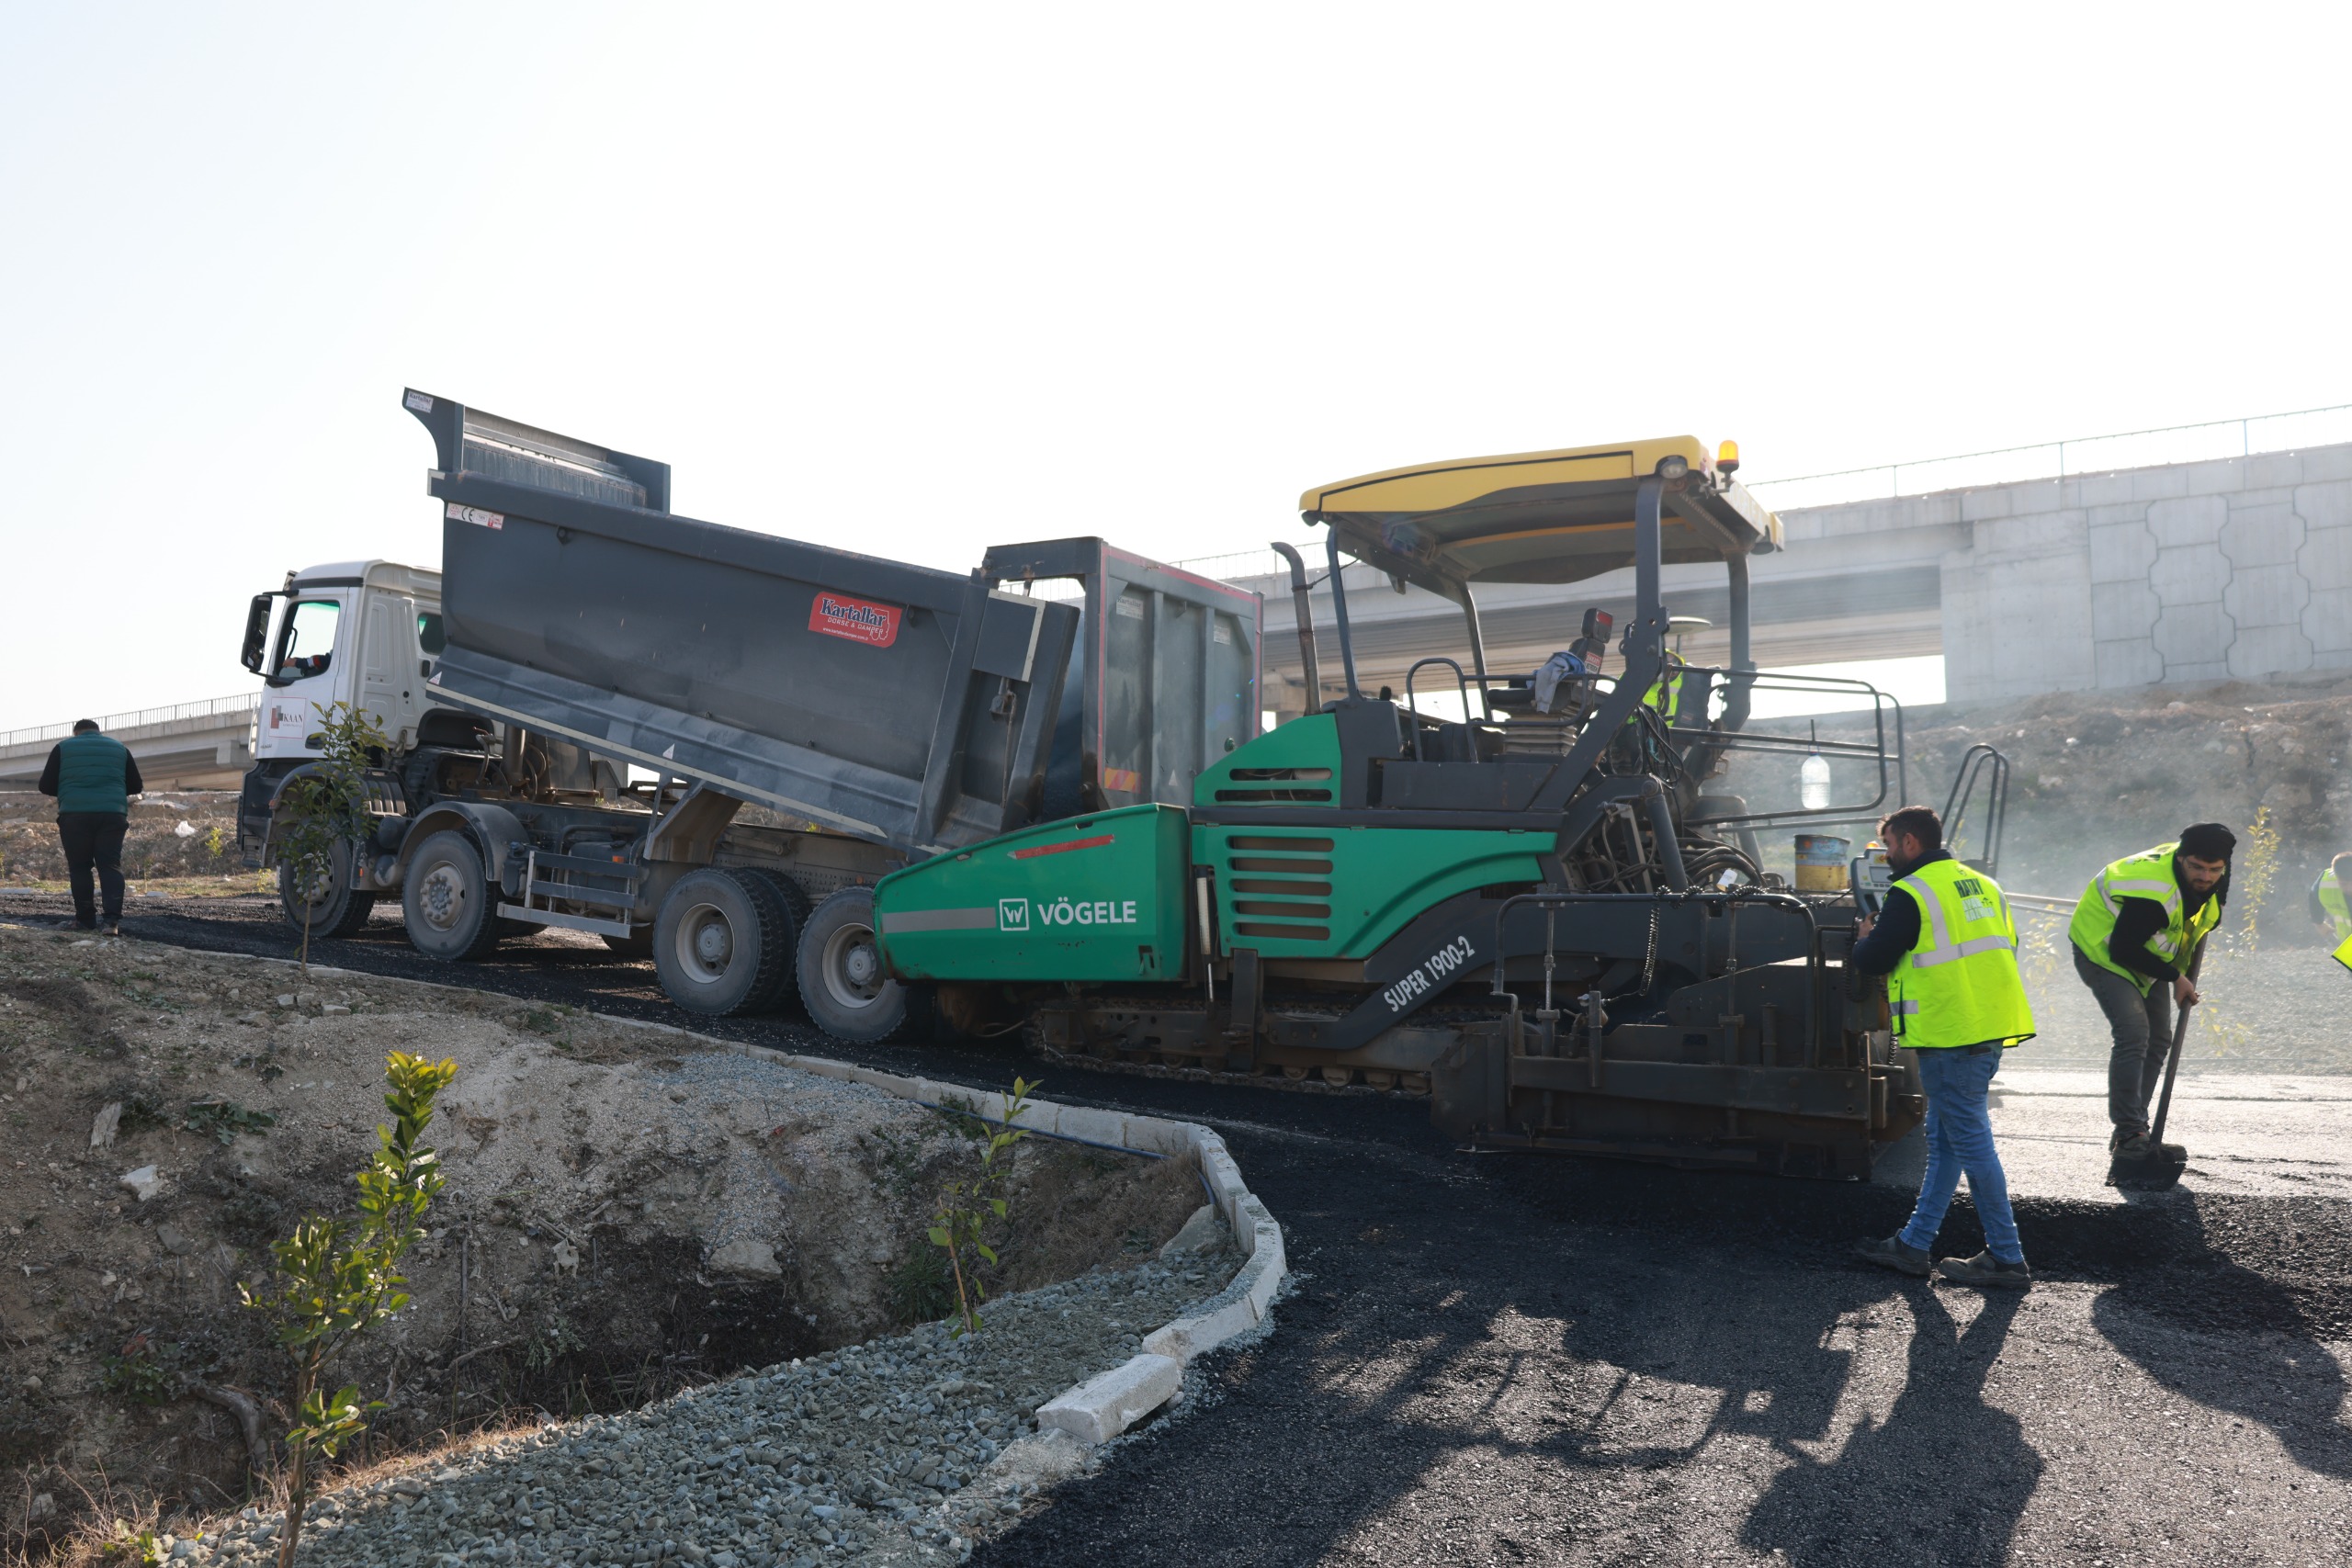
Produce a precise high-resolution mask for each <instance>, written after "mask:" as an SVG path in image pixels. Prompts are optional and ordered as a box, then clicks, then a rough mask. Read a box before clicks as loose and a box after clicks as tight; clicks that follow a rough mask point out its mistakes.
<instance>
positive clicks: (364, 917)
mask: <svg viewBox="0 0 2352 1568" xmlns="http://www.w3.org/2000/svg"><path fill="white" fill-rule="evenodd" d="M314 892H315V893H316V895H317V896H316V897H314V898H312V899H311V908H310V911H309V918H310V924H311V935H312V936H332V937H347V936H351V935H353V934H355V933H356V932H357V931H358V930H359V928H360V927H362V926H364V925H366V924H367V923H368V916H369V915H371V914H373V913H374V912H375V909H376V896H375V895H374V894H373V893H360V892H357V891H355V890H354V889H353V887H352V886H351V846H350V844H348V843H340V844H337V845H335V847H334V853H333V854H331V855H329V856H328V857H327V872H326V875H325V876H324V877H322V878H321V880H320V886H318V887H317V888H316V889H314ZM277 902H278V907H279V908H282V909H284V910H285V911H286V923H287V924H288V925H289V926H292V927H293V928H294V929H295V930H296V931H300V930H301V929H302V921H303V908H302V897H301V894H300V892H299V891H298V890H297V889H296V887H295V886H294V868H293V867H292V866H290V865H288V864H287V863H285V862H284V861H280V862H278V863H277Z"/></svg>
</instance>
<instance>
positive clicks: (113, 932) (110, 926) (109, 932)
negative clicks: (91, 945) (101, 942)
mask: <svg viewBox="0 0 2352 1568" xmlns="http://www.w3.org/2000/svg"><path fill="white" fill-rule="evenodd" d="M98 934H99V935H101V936H120V935H121V934H122V922H121V921H120V920H108V921H107V923H106V927H105V929H104V930H103V931H100V932H99V933H98Z"/></svg>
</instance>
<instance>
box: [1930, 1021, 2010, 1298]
mask: <svg viewBox="0 0 2352 1568" xmlns="http://www.w3.org/2000/svg"><path fill="white" fill-rule="evenodd" d="M1918 1056H1919V1085H1920V1087H1921V1088H1922V1089H1926V1090H1927V1091H1928V1125H1927V1135H1928V1174H1927V1176H1926V1178H1925V1179H1923V1180H1921V1181H1920V1183H1919V1203H1918V1206H1917V1208H1915V1209H1913V1210H1912V1211H1911V1223H1910V1224H1906V1225H1905V1226H1904V1227H1903V1245H1904V1246H1905V1247H1917V1248H1918V1249H1919V1250H1920V1251H1922V1252H1925V1251H1927V1250H1928V1248H1929V1247H1932V1246H1934V1245H1935V1240H1936V1232H1937V1231H1939V1230H1940V1229H1942V1228H1943V1223H1944V1211H1945V1210H1947V1209H1949V1208H1951V1195H1952V1194H1953V1193H1954V1192H1956V1191H1958V1190H1960V1177H1961V1173H1962V1171H1965V1172H1967V1173H1968V1195H1969V1196H1970V1197H1971V1198H1973V1199H1974V1200H1975V1201H1976V1217H1977V1218H1978V1219H1979V1220H1981V1221H1982V1222H1984V1225H1985V1246H1986V1247H1989V1248H1990V1249H1991V1250H1992V1254H1993V1256H1994V1257H1995V1258H1999V1259H2000V1260H2001V1261H2002V1262H2004V1263H2022V1262H2023V1261H2025V1248H2024V1247H2020V1246H2018V1222H2017V1216H2016V1215H2014V1214H2012V1213H2009V1179H2008V1178H2007V1176H2005V1175H2003V1174H2002V1171H2001V1156H1999V1155H1998V1154H1996V1152H1994V1148H1993V1122H1992V1119H1991V1117H1989V1116H1988V1115H1986V1113H1985V1090H1986V1089H1990V1088H1991V1087H1992V1085H1993V1075H1994V1074H1995V1073H1997V1072H1999V1071H2000V1070H2001V1048H2000V1047H1999V1046H1998V1045H1992V1046H1985V1045H1974V1046H1964V1047H1959V1048H1947V1049H1945V1050H1941V1051H1922V1052H1920V1053H1918Z"/></svg>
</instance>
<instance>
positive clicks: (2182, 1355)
mask: <svg viewBox="0 0 2352 1568" xmlns="http://www.w3.org/2000/svg"><path fill="white" fill-rule="evenodd" d="M2171 1202H2172V1204H2173V1205H2174V1206H2175V1207H2174V1212H2173V1213H2172V1215H2171V1220H2172V1223H2173V1224H2174V1225H2175V1226H2176V1227H2177V1229H2178V1230H2181V1231H2185V1232H2187V1233H2188V1239H2187V1240H2186V1241H2185V1242H2184V1245H2183V1246H2182V1247H2181V1248H2180V1250H2179V1251H2178V1252H2177V1253H2175V1254H2173V1255H2171V1256H2168V1257H2166V1258H2164V1259H2163V1260H2162V1266H2163V1269H2164V1270H2165V1272H2166V1273H2167V1274H2176V1275H2177V1274H2181V1273H2187V1272H2188V1271H2190V1270H2194V1271H2195V1277H2196V1283H2195V1285H2194V1287H2193V1289H2194V1299H2193V1301H2192V1302H2191V1303H2180V1302H2178V1301H2177V1300H2174V1299H2169V1298H2170V1295H2171V1293H2170V1292H2165V1294H2155V1293H2153V1292H2147V1291H2144V1290H2135V1289H2134V1287H2133V1282H2132V1281H2131V1280H2129V1279H2126V1280H2121V1281H2120V1282H2119V1283H2117V1284H2116V1285H2115V1286H2114V1287H2113V1288H2111V1289H2109V1290H2107V1291H2105V1292H2101V1293H2100V1295H2099V1297H2098V1300H2096V1301H2094V1302H2093V1303H2091V1322H2092V1323H2093V1324H2094V1325H2097V1327H2098V1331H2099V1332H2100V1333H2101V1334H2103V1335H2105V1336H2106V1337H2107V1341H2108V1343H2109V1344H2110V1345H2112V1346H2114V1347H2115V1348H2116V1350H2117V1351H2118V1352H2120V1354H2121V1355H2122V1356H2124V1357H2125V1358H2126V1359H2129V1360H2130V1361H2131V1363H2132V1364H2133V1365H2134V1366H2136V1367H2138V1368H2139V1369H2140V1370H2141V1371H2143V1372H2144V1373H2146V1374H2147V1375H2148V1377H2149V1378H2150V1379H2151V1380H2152V1381H2153V1382H2155V1383H2157V1384H2158V1385H2159V1386H2161V1387H2163V1388H2164V1389H2165V1390H2167V1391H2168V1392H2170V1393H2175V1394H2177V1395H2178V1396H2179V1397H2181V1398H2183V1399H2188V1400H2193V1401H2195V1402H2196V1403H2197V1404H2202V1405H2204V1406H2206V1407H2207V1408H2208V1409H2212V1410H2223V1411H2227V1412H2229V1413H2230V1414H2231V1415H2233V1416H2239V1417H2241V1418H2243V1419H2245V1420H2247V1421H2253V1422H2257V1423H2259V1424H2260V1425H2262V1426H2264V1427H2268V1428H2270V1430H2271V1431H2272V1433H2274V1434H2275V1435H2276V1436H2277V1438H2278V1442H2279V1445H2280V1446H2281V1447H2282V1448H2284V1449H2285V1450H2287V1452H2288V1454H2289V1456H2290V1457H2291V1458H2292V1459H2293V1460H2294V1461H2295V1462H2296V1463H2298V1464H2300V1465H2301V1466H2302V1467H2303V1468H2304V1469H2306V1470H2309V1471H2312V1472H2316V1473H2318V1474H2321V1475H2326V1476H2332V1477H2335V1478H2336V1479H2338V1480H2344V1479H2352V1425H2347V1424H2346V1411H2345V1394H2346V1386H2345V1374H2344V1367H2343V1365H2342V1363H2341V1362H2339V1361H2338V1360H2337V1359H2335V1356H2334V1355H2332V1354H2330V1353H2329V1350H2328V1347H2327V1345H2326V1343H2325V1338H2326V1336H2325V1335H2324V1334H2323V1332H2322V1331H2321V1330H2320V1329H2319V1328H2318V1327H2317V1326H2315V1325H2312V1322H2311V1321H2310V1319H2309V1317H2308V1316H2307V1315H2306V1314H2305V1313H2304V1311H2303V1308H2302V1306H2301V1304H2300V1303H2298V1302H2297V1301H2296V1300H2295V1297H2294V1295H2293V1293H2292V1292H2290V1291H2289V1290H2288V1289H2287V1288H2286V1287H2284V1286H2283V1285H2281V1284H2280V1283H2279V1282H2278V1280H2274V1279H2271V1278H2269V1277H2268V1276H2267V1275H2264V1274H2261V1273H2258V1272H2256V1270H2254V1269H2248V1268H2246V1267H2245V1266H2244V1265H2242V1264H2239V1263H2236V1262H2234V1261H2233V1260H2232V1259H2231V1258H2229V1257H2228V1256H2227V1254H2226V1253H2225V1252H2224V1251H2223V1250H2222V1248H2219V1247H2214V1246H2213V1244H2212V1242H2211V1237H2210V1235H2208V1229H2207V1223H2206V1220H2207V1217H2206V1215H2205V1213H2204V1212H2203V1209H2202V1207H2201V1205H2200V1202H2199V1195H2198V1194H2195V1193H2191V1192H2188V1191H2183V1192H2180V1193H2179V1194H2177V1196H2175V1197H2174V1198H2173V1199H2172V1200H2171ZM2183 1304H2189V1305H2193V1306H2194V1307H2196V1308H2198V1309H2201V1310H2198V1311H2195V1312H2193V1313H2191V1314H2187V1321H2168V1320H2173V1319H2178V1318H2180V1317H2181V1316H2183V1314H2181V1313H2180V1312H2179V1311H2178V1310H2177V1309H2178V1307H2180V1306H2181V1305H2183ZM2184 1331H2186V1333H2187V1334H2196V1335H2199V1336H2202V1337H2210V1338H2212V1339H2218V1340H2220V1341H2221V1343H2220V1344H2218V1345H2214V1344H2196V1343H2193V1342H2192V1343H2184V1338H2185V1333H2184Z"/></svg>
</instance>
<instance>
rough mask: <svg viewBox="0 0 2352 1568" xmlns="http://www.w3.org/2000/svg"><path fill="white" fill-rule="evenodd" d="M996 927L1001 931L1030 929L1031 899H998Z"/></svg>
mask: <svg viewBox="0 0 2352 1568" xmlns="http://www.w3.org/2000/svg"><path fill="white" fill-rule="evenodd" d="M996 929H997V930H999V931H1027V930H1028V929H1029V900H1028V899H1026V898H1000V899H998V900H997V901H996Z"/></svg>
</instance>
